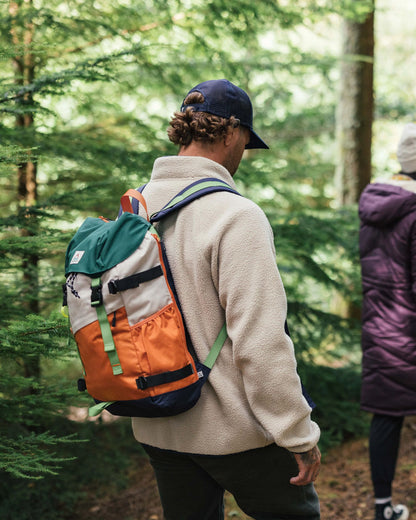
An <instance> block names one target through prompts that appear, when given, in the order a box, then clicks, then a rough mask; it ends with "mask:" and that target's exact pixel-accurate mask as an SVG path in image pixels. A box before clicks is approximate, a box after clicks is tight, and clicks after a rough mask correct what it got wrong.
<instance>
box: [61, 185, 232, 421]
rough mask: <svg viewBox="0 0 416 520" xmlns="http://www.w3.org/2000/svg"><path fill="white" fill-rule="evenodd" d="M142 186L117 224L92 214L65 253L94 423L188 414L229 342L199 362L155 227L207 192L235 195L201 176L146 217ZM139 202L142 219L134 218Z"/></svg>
mask: <svg viewBox="0 0 416 520" xmlns="http://www.w3.org/2000/svg"><path fill="white" fill-rule="evenodd" d="M143 188H144V186H142V187H141V188H139V189H138V190H128V191H127V192H126V193H125V194H124V195H123V196H122V197H121V201H120V202H121V208H122V209H121V213H120V214H119V217H118V218H117V219H116V220H114V221H110V220H107V219H104V218H103V217H100V218H92V217H88V218H87V219H86V220H85V221H84V223H83V224H82V225H81V227H80V228H79V229H78V231H77V232H76V234H75V235H74V237H73V238H72V240H71V241H70V243H69V245H68V248H67V251H66V257H65V276H66V283H65V284H64V286H63V292H64V302H63V303H64V306H66V307H67V310H68V315H69V320H70V325H71V331H72V334H73V335H74V338H75V341H76V344H77V347H78V352H79V357H80V359H81V363H82V366H83V372H84V377H83V378H81V379H79V381H78V389H79V390H80V391H85V390H87V392H88V393H89V395H90V396H92V397H93V399H94V401H95V403H96V404H95V405H94V406H92V407H91V408H90V410H89V415H90V416H94V415H98V414H99V413H100V412H101V411H102V410H104V409H106V410H108V411H109V412H110V413H112V414H113V415H122V416H129V417H164V416H170V415H176V414H179V413H182V412H184V411H186V410H188V409H189V408H191V407H192V406H194V405H195V404H196V402H197V401H198V399H199V397H200V394H201V388H202V386H203V384H204V383H205V382H206V380H207V378H208V376H209V373H210V371H211V369H212V367H213V365H214V363H215V360H216V359H217V356H218V354H219V352H220V350H221V348H222V346H223V344H224V342H225V340H226V338H227V330H226V326H225V325H224V326H223V327H222V329H221V330H220V331H219V334H218V337H217V339H216V340H215V342H214V345H213V346H212V348H211V350H210V352H209V354H208V356H207V358H206V359H205V360H204V362H203V363H201V362H200V361H199V360H198V358H197V356H196V354H195V351H194V349H193V346H192V343H191V341H190V337H189V335H188V333H187V330H186V326H185V323H184V320H183V317H182V314H181V309H180V303H179V301H178V298H177V295H176V291H175V287H174V282H173V279H172V275H171V272H170V269H169V264H168V261H167V257H166V254H165V251H164V246H163V243H162V241H161V239H160V237H159V236H158V234H157V231H156V229H155V227H154V226H153V224H154V223H156V222H159V221H160V220H162V219H163V218H165V217H167V216H168V215H171V214H172V213H173V212H177V211H178V210H179V209H180V208H182V207H183V206H185V205H187V204H189V203H190V202H192V201H193V200H195V199H197V198H199V197H202V196H205V195H207V194H209V193H212V192H215V191H228V192H231V193H235V194H237V195H238V193H237V192H236V191H235V190H233V189H232V188H231V187H230V186H229V185H228V184H226V183H225V182H223V181H221V180H218V179H214V178H207V179H201V180H198V181H196V182H194V183H192V184H191V185H189V186H188V187H187V188H185V189H184V190H182V191H181V192H180V193H178V194H177V195H176V196H175V197H174V198H173V199H172V200H171V201H170V202H168V204H166V205H165V206H164V207H163V208H162V209H161V210H160V211H158V212H157V213H155V214H153V215H152V216H151V217H150V218H149V216H148V214H147V207H146V201H145V199H144V197H143V195H142V194H141V191H142V189H143ZM130 198H132V201H131V200H130ZM132 202H133V206H132ZM139 204H141V205H142V207H143V209H144V210H145V212H146V217H147V218H143V217H141V216H139V215H138V206H139Z"/></svg>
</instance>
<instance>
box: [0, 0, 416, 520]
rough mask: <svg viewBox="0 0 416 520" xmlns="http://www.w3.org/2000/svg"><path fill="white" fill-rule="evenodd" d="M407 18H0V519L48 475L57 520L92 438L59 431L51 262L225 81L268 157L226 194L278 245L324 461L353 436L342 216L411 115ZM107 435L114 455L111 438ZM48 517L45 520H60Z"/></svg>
mask: <svg viewBox="0 0 416 520" xmlns="http://www.w3.org/2000/svg"><path fill="white" fill-rule="evenodd" d="M411 4H412V0H396V1H394V0H376V2H375V3H374V1H373V0H354V1H352V0H344V1H330V0H322V1H317V0H302V2H298V1H294V0H285V1H270V0H257V1H256V2H251V1H246V0H241V1H238V2H236V1H231V2H230V1H225V0H209V1H206V2H200V1H198V0H186V1H184V0H163V1H162V0H148V1H146V2H138V1H137V0H122V1H119V2H117V3H115V2H108V0H83V1H81V0H66V1H65V2H63V1H61V0H48V2H46V1H45V0H9V1H4V2H2V4H1V5H2V8H1V10H0V17H1V23H0V41H1V49H2V52H1V54H0V60H1V69H0V135H1V141H0V188H1V189H0V207H1V209H2V213H1V216H0V239H1V240H0V266H1V271H0V289H1V291H0V324H1V329H0V367H1V369H2V377H1V379H0V397H1V401H0V418H1V420H0V474H1V476H2V478H1V479H0V497H1V502H0V516H1V517H2V518H9V517H10V518H13V520H15V519H20V518H21V519H23V518H31V517H30V516H25V514H26V513H24V512H22V513H21V516H20V517H18V516H13V517H12V516H7V515H8V514H9V511H10V510H11V509H12V508H13V502H10V500H9V499H7V500H6V497H7V496H8V495H9V489H10V486H11V485H12V486H15V488H16V489H18V488H19V486H20V488H19V489H21V490H23V491H22V493H23V492H24V490H26V491H27V490H28V489H29V488H28V484H27V482H26V479H29V480H28V481H29V482H33V481H34V480H33V479H35V478H37V477H39V476H44V475H46V476H47V475H48V474H54V473H58V474H59V475H61V474H62V475H65V478H63V477H62V478H61V481H60V482H61V484H57V482H59V477H55V480H53V479H52V480H51V479H49V480H48V478H45V479H43V480H44V481H45V482H47V483H46V484H45V483H44V484H39V483H38V484H36V486H34V487H33V486H32V487H30V489H31V490H32V491H31V492H32V494H33V496H34V497H38V498H39V497H40V496H42V493H50V491H51V488H50V487H48V486H52V484H51V482H54V484H53V485H54V486H58V487H59V485H61V486H62V487H61V488H59V490H60V491H59V493H60V496H61V501H62V500H63V501H64V502H65V501H66V502H65V504H67V506H68V508H69V510H71V503H72V502H71V501H72V500H73V497H72V496H69V495H68V494H65V493H62V489H63V488H64V487H67V486H66V485H67V484H68V479H69V477H68V474H65V468H67V467H70V468H71V471H72V472H74V471H75V468H76V467H77V466H76V463H73V462H72V463H71V462H70V461H69V460H67V462H65V461H64V460H63V459H70V458H71V457H72V455H77V454H78V456H82V457H87V456H86V454H85V453H86V452H85V451H82V450H83V449H84V450H86V448H83V446H84V444H85V443H82V444H79V443H78V444H68V443H70V442H74V441H75V439H78V440H80V439H89V438H91V437H92V436H94V437H96V438H97V439H99V438H101V437H100V435H101V434H100V435H98V433H97V432H98V428H99V426H98V425H94V426H92V425H91V424H81V425H80V424H77V423H74V422H73V421H70V420H68V415H69V412H68V410H69V406H83V404H85V403H83V401H82V400H81V399H82V398H80V397H79V396H78V395H77V392H76V389H75V381H76V379H77V375H78V371H79V365H78V361H77V360H76V359H75V357H74V351H75V349H74V345H73V344H72V343H71V340H70V339H69V335H68V325H67V321H66V319H65V318H64V317H63V316H61V314H60V312H59V310H60V300H61V284H62V283H63V263H64V253H65V248H66V245H67V243H68V241H69V239H70V237H71V236H72V234H73V233H74V231H75V230H76V228H77V227H78V226H79V225H80V223H81V222H82V220H83V218H85V216H87V215H91V216H98V215H101V214H104V215H105V216H107V217H109V218H112V217H114V216H115V214H116V211H117V208H118V200H119V197H120V195H121V194H122V193H123V191H124V190H125V189H127V188H129V187H135V186H137V185H140V184H141V183H143V182H145V181H146V179H148V177H149V175H150V172H151V168H152V164H153V161H154V159H155V158H156V157H158V156H160V155H165V154H175V153H176V149H175V147H173V146H172V145H171V144H170V143H169V141H168V140H167V137H166V128H167V124H168V121H169V119H170V117H171V115H172V114H173V112H174V111H175V110H176V109H177V108H178V107H179V105H180V102H181V101H182V98H183V97H184V95H185V94H186V92H187V91H188V90H189V88H190V87H191V86H193V85H195V84H196V83H199V82H200V81H203V80H205V79H211V78H221V77H226V78H228V79H230V80H231V81H233V82H234V83H236V84H237V85H239V86H241V87H242V88H244V89H245V90H246V91H247V92H248V93H249V94H250V97H251V98H252V101H253V105H254V111H255V122H256V129H257V130H258V132H259V133H260V135H262V136H264V139H265V140H266V142H267V143H269V144H270V145H271V150H270V151H267V152H264V151H260V152H256V151H250V152H248V153H247V154H246V157H245V159H244V160H243V162H242V164H241V166H240V170H239V175H238V176H237V177H236V182H237V185H238V188H239V189H240V191H241V192H242V193H243V194H244V195H246V196H247V197H250V198H252V199H253V200H255V201H256V202H257V203H258V204H260V206H261V207H262V208H263V209H264V211H265V212H266V213H267V215H268V217H269V219H270V222H271V223H272V226H273V229H274V232H275V236H276V250H277V262H278V266H279V269H280V271H281V274H282V277H283V281H284V283H285V286H286V290H287V295H288V305H289V313H288V322H289V327H290V330H291V335H292V337H293V339H294V342H295V345H296V348H297V355H298V361H299V371H300V373H301V375H302V378H303V381H304V383H305V385H306V387H307V388H308V390H309V392H310V393H311V394H312V397H313V398H314V399H315V401H316V402H317V403H318V408H317V410H316V412H314V413H315V414H316V419H317V420H318V421H319V423H320V424H321V427H322V430H323V437H322V441H321V442H322V447H323V449H325V448H326V447H328V446H330V445H333V444H334V443H338V442H341V441H342V440H344V439H345V438H347V437H348V436H352V435H361V434H363V433H364V432H365V431H366V430H365V428H366V417H365V416H364V415H363V414H361V413H360V412H359V407H358V399H359V385H360V365H359V363H360V346H359V342H360V323H359V309H360V301H361V293H360V278H359V266H358V238H357V237H358V219H357V215H356V202H357V200H358V197H359V194H360V191H361V190H362V188H363V187H364V186H365V184H366V183H368V182H369V181H370V179H371V175H372V174H377V175H388V174H391V173H392V172H394V171H395V170H396V169H397V164H396V161H395V158H394V151H395V147H396V143H397V139H398V136H399V133H400V129H401V125H402V123H404V122H406V121H409V120H411V118H412V117H414V85H413V83H414V82H413V79H412V77H411V75H409V74H408V71H409V70H410V69H411V64H412V63H414V60H415V52H414V51H415V49H414V48H412V42H413V40H412V39H410V36H411V35H412V34H413V26H412V24H411V23H410V20H411V17H410V19H409V14H410V13H411V12H412V8H413V7H412V5H411ZM373 57H375V60H373ZM346 419H348V420H346ZM120 428H122V432H123V436H124V437H123V438H126V439H128V438H129V436H130V433H129V430H128V428H125V427H124V426H120ZM105 431H106V432H107V433H102V438H103V439H104V440H103V442H104V443H107V445H109V446H110V447H112V444H111V441H110V442H109V441H108V439H107V437H106V436H108V435H110V433H108V432H111V431H112V430H111V428H109V427H107V430H105ZM116 434H117V435H120V431H118V430H117V433H116ZM106 439H107V440H106ZM97 442H98V441H97ZM126 442H129V441H128V440H126ZM133 442H134V441H133ZM90 449H92V448H90ZM131 449H132V448H131V446H129V450H131ZM81 453H82V454H83V455H80V454H81ZM85 460H87V458H86V459H85ZM107 463H108V461H107ZM91 464H92V466H93V464H94V463H91ZM125 464H126V465H127V464H128V459H126V461H125ZM87 475H89V473H88V471H87V472H86V473H85V479H87ZM57 479H58V480H57ZM79 480H82V479H81V478H80V479H79ZM21 482H23V484H21ZM42 486H43V487H42ZM74 486H75V484H74ZM54 492H55V493H56V489H55V490H54ZM74 493H75V492H74ZM15 496H16V497H17V498H16V501H17V502H15V503H18V502H19V496H20V495H19V493H16V495H15ZM63 496H64V497H65V498H62V497H63ZM40 502H41V501H40V500H39V503H40ZM55 505H56V504H55ZM32 506H33V504H32ZM32 506H31V507H32ZM42 507H44V509H43V510H42V515H43V516H42V518H45V519H47V518H49V516H48V514H50V515H51V516H50V518H55V519H56V518H57V517H56V514H55V516H52V515H53V514H54V513H53V507H52V506H51V508H50V512H49V513H48V509H47V508H46V505H45V504H43V506H42ZM60 507H61V509H62V511H63V512H62V513H61V517H60V518H71V517H70V516H65V514H66V513H65V512H64V510H65V508H64V507H63V506H62V503H61V505H60ZM45 508H46V509H45ZM55 509H56V507H55ZM28 511H29V509H28ZM39 511H40V510H39ZM14 514H15V513H14ZM29 514H30V513H27V515H29ZM38 517H40V513H39V514H38Z"/></svg>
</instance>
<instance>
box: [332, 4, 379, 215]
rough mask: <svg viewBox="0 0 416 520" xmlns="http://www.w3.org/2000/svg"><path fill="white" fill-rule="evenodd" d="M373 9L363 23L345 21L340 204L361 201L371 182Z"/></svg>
mask: <svg viewBox="0 0 416 520" xmlns="http://www.w3.org/2000/svg"><path fill="white" fill-rule="evenodd" d="M373 62H374V10H373V11H372V12H371V13H370V14H369V15H368V16H367V18H366V20H365V21H364V22H362V23H359V22H355V21H351V20H344V22H343V57H342V64H341V78H340V96H339V102H338V108H337V117H336V126H337V145H338V158H337V167H336V173H335V180H336V188H337V197H338V202H339V203H340V204H341V205H348V204H354V203H356V202H358V199H359V197H360V194H361V192H362V190H363V189H364V188H365V186H366V185H367V184H368V183H369V182H370V180H371V139H372V123H373V110H374V97H373V70H374V66H373Z"/></svg>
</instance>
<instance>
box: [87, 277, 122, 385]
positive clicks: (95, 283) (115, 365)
mask: <svg viewBox="0 0 416 520" xmlns="http://www.w3.org/2000/svg"><path fill="white" fill-rule="evenodd" d="M101 289H102V284H101V278H100V277H98V278H92V279H91V306H92V307H95V310H96V311H97V318H98V323H99V325H100V329H101V335H102V337H103V341H104V352H106V353H107V356H108V359H109V360H110V363H111V367H112V369H113V374H114V375H115V376H118V375H119V374H122V373H123V369H122V368H121V364H120V360H119V358H118V354H117V350H116V346H115V344H114V340H113V334H112V333H111V328H110V324H109V323H108V318H107V313H106V311H105V307H104V305H103V299H102V292H101Z"/></svg>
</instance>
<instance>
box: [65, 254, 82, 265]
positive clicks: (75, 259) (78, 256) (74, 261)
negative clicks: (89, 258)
mask: <svg viewBox="0 0 416 520" xmlns="http://www.w3.org/2000/svg"><path fill="white" fill-rule="evenodd" d="M84 253H85V251H75V253H74V256H73V257H72V259H71V261H70V262H69V263H70V264H71V265H72V264H78V263H79V262H80V261H81V258H82V257H83V256H84Z"/></svg>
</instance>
